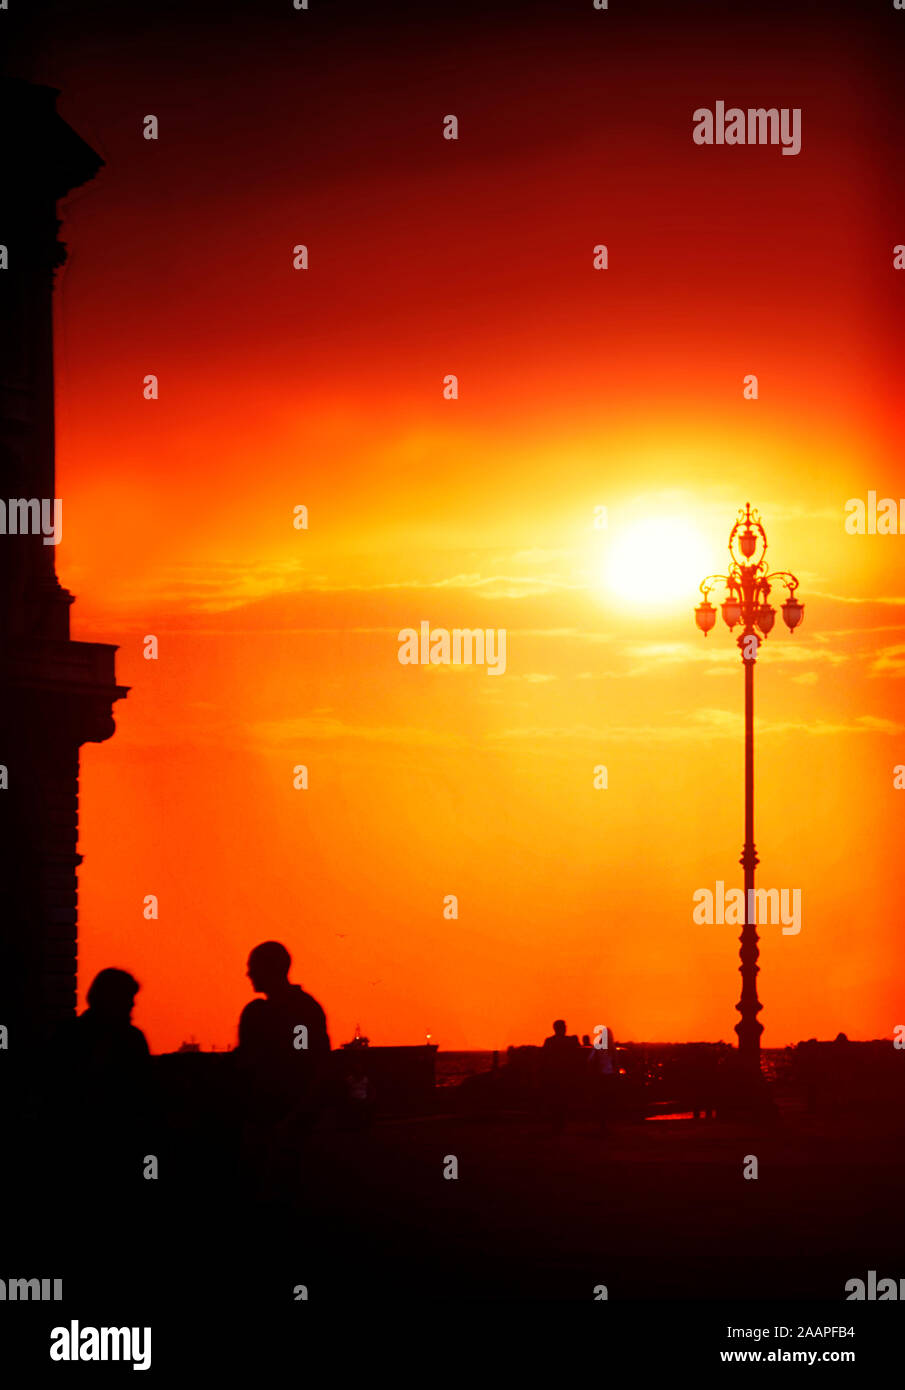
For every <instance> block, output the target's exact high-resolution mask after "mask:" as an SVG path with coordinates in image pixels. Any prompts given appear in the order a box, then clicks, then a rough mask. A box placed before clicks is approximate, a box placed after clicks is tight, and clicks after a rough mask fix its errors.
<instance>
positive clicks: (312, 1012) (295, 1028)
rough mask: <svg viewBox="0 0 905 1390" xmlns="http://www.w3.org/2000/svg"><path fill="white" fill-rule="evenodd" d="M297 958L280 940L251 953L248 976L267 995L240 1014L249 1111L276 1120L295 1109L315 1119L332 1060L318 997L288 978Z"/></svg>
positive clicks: (240, 1054)
mask: <svg viewBox="0 0 905 1390" xmlns="http://www.w3.org/2000/svg"><path fill="white" fill-rule="evenodd" d="M291 964H292V958H291V956H290V955H289V952H288V951H287V950H286V947H285V946H283V945H281V944H280V942H279V941H264V942H262V943H261V945H260V946H256V947H255V948H254V950H253V951H252V953H251V955H250V956H249V957H248V978H249V980H251V984H252V988H253V989H254V990H255V991H256V992H257V993H258V994H264V995H265V996H266V998H264V999H253V1000H252V1002H251V1003H250V1004H246V1006H245V1008H244V1009H243V1010H242V1015H241V1017H240V1019H239V1050H238V1061H239V1066H240V1070H241V1074H242V1077H243V1080H244V1084H245V1096H246V1103H247V1105H248V1108H249V1113H250V1114H251V1115H253V1116H254V1117H256V1118H257V1119H259V1120H262V1121H264V1122H268V1121H269V1122H276V1121H278V1120H280V1119H282V1118H284V1117H286V1116H287V1115H289V1114H290V1113H291V1114H293V1115H295V1116H296V1117H303V1116H305V1117H308V1118H309V1119H313V1118H314V1116H315V1115H316V1113H317V1111H318V1110H319V1109H320V1107H321V1105H322V1104H323V1101H324V1098H325V1090H326V1084H327V1080H328V1076H329V1065H330V1038H329V1035H328V1033H327V1019H326V1016H325V1014H324V1011H323V1009H322V1008H321V1006H320V1004H319V1003H318V1002H317V1000H316V999H314V998H312V996H311V995H310V994H306V993H305V991H304V990H303V989H302V987H301V985H293V984H290V983H289V967H290V965H291Z"/></svg>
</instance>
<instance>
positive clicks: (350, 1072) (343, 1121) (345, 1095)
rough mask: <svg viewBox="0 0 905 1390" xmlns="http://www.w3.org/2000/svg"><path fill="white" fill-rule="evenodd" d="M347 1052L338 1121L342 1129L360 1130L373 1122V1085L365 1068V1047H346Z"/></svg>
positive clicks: (368, 1126)
mask: <svg viewBox="0 0 905 1390" xmlns="http://www.w3.org/2000/svg"><path fill="white" fill-rule="evenodd" d="M347 1053H348V1054H349V1058H350V1060H349V1065H348V1066H347V1068H346V1071H345V1075H344V1076H343V1091H342V1100H341V1102H340V1108H339V1122H340V1125H341V1126H342V1128H343V1129H348V1130H353V1131H360V1130H363V1129H368V1128H370V1126H371V1125H372V1124H373V1122H374V1106H375V1092H374V1085H373V1083H372V1081H371V1079H370V1077H369V1076H368V1074H367V1071H366V1070H365V1063H364V1056H365V1055H366V1053H367V1048H360V1049H358V1050H353V1049H352V1048H348V1049H347ZM345 1055H346V1054H344V1056H345Z"/></svg>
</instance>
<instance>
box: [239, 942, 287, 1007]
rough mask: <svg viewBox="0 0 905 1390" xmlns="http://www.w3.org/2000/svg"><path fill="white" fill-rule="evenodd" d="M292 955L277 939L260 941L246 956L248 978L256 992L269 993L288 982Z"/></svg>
mask: <svg viewBox="0 0 905 1390" xmlns="http://www.w3.org/2000/svg"><path fill="white" fill-rule="evenodd" d="M291 964H292V957H291V956H290V954H289V952H288V951H287V950H286V947H285V946H283V945H281V944H280V942H279V941H262V942H261V944H260V946H256V947H255V948H254V950H253V951H252V953H251V955H250V956H249V957H248V978H249V979H250V980H251V985H252V989H254V990H255V992H256V993H257V994H271V993H272V992H273V990H275V989H279V988H280V986H281V985H285V984H287V983H288V977H289V967H290V965H291Z"/></svg>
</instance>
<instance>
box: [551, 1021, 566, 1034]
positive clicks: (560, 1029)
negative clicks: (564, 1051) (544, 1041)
mask: <svg viewBox="0 0 905 1390" xmlns="http://www.w3.org/2000/svg"><path fill="white" fill-rule="evenodd" d="M553 1032H554V1033H555V1034H556V1036H557V1037H558V1038H562V1037H565V1032H566V1020H565V1019H564V1018H554V1020H553Z"/></svg>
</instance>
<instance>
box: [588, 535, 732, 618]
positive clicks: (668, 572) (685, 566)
mask: <svg viewBox="0 0 905 1390" xmlns="http://www.w3.org/2000/svg"><path fill="white" fill-rule="evenodd" d="M604 546H605V549H604V554H603V557H602V560H601V566H600V585H599V587H600V588H601V589H602V590H603V591H605V592H606V593H608V594H613V595H615V596H616V597H618V598H620V599H622V600H623V601H627V602H630V603H639V604H650V605H653V604H660V605H662V604H667V603H676V602H679V601H681V600H687V601H689V602H694V601H695V599H696V596H698V586H699V585H700V583H701V580H702V579H703V578H704V577H705V575H707V574H709V573H710V572H711V570H712V569H713V567H714V560H715V557H714V555H713V553H712V547H711V546H710V545H708V543H707V542H706V541H705V540H704V537H703V536H702V535H701V533H700V532H699V531H698V530H697V528H696V527H695V526H694V525H693V524H692V523H691V522H689V521H686V520H684V519H682V518H676V517H674V518H671V519H669V520H665V519H659V518H657V519H651V520H646V521H635V522H630V523H629V524H628V525H627V526H624V527H617V526H613V525H612V522H611V523H610V530H609V531H608V533H607V537H606V541H605V542H604Z"/></svg>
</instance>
